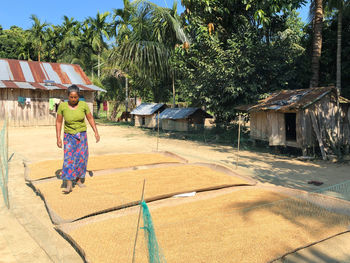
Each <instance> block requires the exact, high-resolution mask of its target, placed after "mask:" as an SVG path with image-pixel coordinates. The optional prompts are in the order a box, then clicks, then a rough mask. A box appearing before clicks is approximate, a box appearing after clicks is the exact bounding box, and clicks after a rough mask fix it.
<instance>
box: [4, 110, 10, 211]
mask: <svg viewBox="0 0 350 263" xmlns="http://www.w3.org/2000/svg"><path fill="white" fill-rule="evenodd" d="M5 154H6V155H5V163H6V164H5V165H6V166H7V167H6V168H5V172H6V174H7V176H6V177H7V178H6V181H5V189H6V190H5V191H6V199H7V208H10V199H9V188H8V174H9V168H8V167H9V164H8V160H9V118H8V116H7V115H6V153H5Z"/></svg>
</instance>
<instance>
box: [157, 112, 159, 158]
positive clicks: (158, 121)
mask: <svg viewBox="0 0 350 263" xmlns="http://www.w3.org/2000/svg"><path fill="white" fill-rule="evenodd" d="M157 123H158V124H157V126H158V135H157V152H158V144H159V111H158V119H157Z"/></svg>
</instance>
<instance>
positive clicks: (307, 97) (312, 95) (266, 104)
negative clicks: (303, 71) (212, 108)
mask: <svg viewBox="0 0 350 263" xmlns="http://www.w3.org/2000/svg"><path fill="white" fill-rule="evenodd" d="M330 92H336V89H335V87H320V88H311V89H299V90H282V91H280V92H277V93H274V94H272V95H271V96H269V97H267V98H266V99H264V100H261V101H260V102H259V103H258V104H256V105H254V106H251V107H250V108H249V109H248V111H250V112H251V111H260V110H276V111H286V110H294V109H299V108H307V107H309V106H310V105H312V104H313V103H315V102H316V101H318V100H320V99H321V98H323V97H324V96H325V95H327V94H329V93H330Z"/></svg>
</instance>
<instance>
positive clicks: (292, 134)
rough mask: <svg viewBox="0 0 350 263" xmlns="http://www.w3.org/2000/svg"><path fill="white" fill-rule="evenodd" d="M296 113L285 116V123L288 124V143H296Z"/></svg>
mask: <svg viewBox="0 0 350 263" xmlns="http://www.w3.org/2000/svg"><path fill="white" fill-rule="evenodd" d="M296 119H297V114H296V113H285V114H284V122H285V124H286V140H287V141H296V140H297V133H296Z"/></svg>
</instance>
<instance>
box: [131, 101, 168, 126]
mask: <svg viewBox="0 0 350 263" xmlns="http://www.w3.org/2000/svg"><path fill="white" fill-rule="evenodd" d="M166 108H167V106H166V105H165V104H164V103H142V104H140V105H139V106H137V107H136V108H135V109H134V110H133V111H132V112H131V113H130V114H131V115H134V117H135V126H137V127H145V128H155V127H157V119H156V116H157V114H158V112H159V113H161V112H162V111H163V110H165V109H166Z"/></svg>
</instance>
